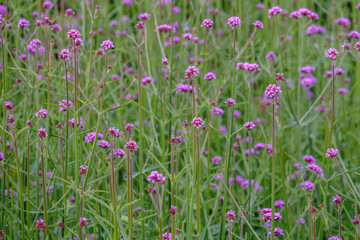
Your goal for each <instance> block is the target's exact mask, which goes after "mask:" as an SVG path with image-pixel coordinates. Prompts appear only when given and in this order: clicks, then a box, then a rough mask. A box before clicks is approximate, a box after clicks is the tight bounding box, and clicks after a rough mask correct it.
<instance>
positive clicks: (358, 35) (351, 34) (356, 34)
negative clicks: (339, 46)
mask: <svg viewBox="0 0 360 240" xmlns="http://www.w3.org/2000/svg"><path fill="white" fill-rule="evenodd" d="M347 37H348V38H355V39H360V33H359V32H358V31H355V30H352V31H350V32H349V33H348V35H347Z"/></svg>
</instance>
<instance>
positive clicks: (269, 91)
mask: <svg viewBox="0 0 360 240" xmlns="http://www.w3.org/2000/svg"><path fill="white" fill-rule="evenodd" d="M280 93H281V90H280V87H278V86H276V84H270V85H269V86H268V87H267V88H266V90H265V93H264V95H265V98H266V99H269V100H270V99H274V98H275V96H276V95H277V94H280Z"/></svg>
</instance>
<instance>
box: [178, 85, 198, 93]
mask: <svg viewBox="0 0 360 240" xmlns="http://www.w3.org/2000/svg"><path fill="white" fill-rule="evenodd" d="M193 90H194V92H196V89H195V88H193V86H192V85H189V84H181V83H180V84H178V85H177V86H176V93H180V92H185V93H187V92H190V93H191V92H192V91H193Z"/></svg>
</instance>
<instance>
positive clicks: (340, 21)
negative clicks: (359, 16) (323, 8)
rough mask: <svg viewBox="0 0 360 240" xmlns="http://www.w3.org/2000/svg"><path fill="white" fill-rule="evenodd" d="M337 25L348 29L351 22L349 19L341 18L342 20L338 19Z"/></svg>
mask: <svg viewBox="0 0 360 240" xmlns="http://www.w3.org/2000/svg"><path fill="white" fill-rule="evenodd" d="M335 23H336V24H339V25H342V26H344V27H348V26H349V25H350V20H349V19H348V18H344V17H341V18H338V19H336V20H335Z"/></svg>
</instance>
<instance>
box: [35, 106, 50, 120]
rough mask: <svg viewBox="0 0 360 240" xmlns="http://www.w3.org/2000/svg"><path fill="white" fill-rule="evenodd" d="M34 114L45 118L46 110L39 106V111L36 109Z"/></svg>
mask: <svg viewBox="0 0 360 240" xmlns="http://www.w3.org/2000/svg"><path fill="white" fill-rule="evenodd" d="M35 116H36V117H43V118H46V117H47V110H46V109H43V108H41V109H39V111H37V112H36V113H35Z"/></svg>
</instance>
